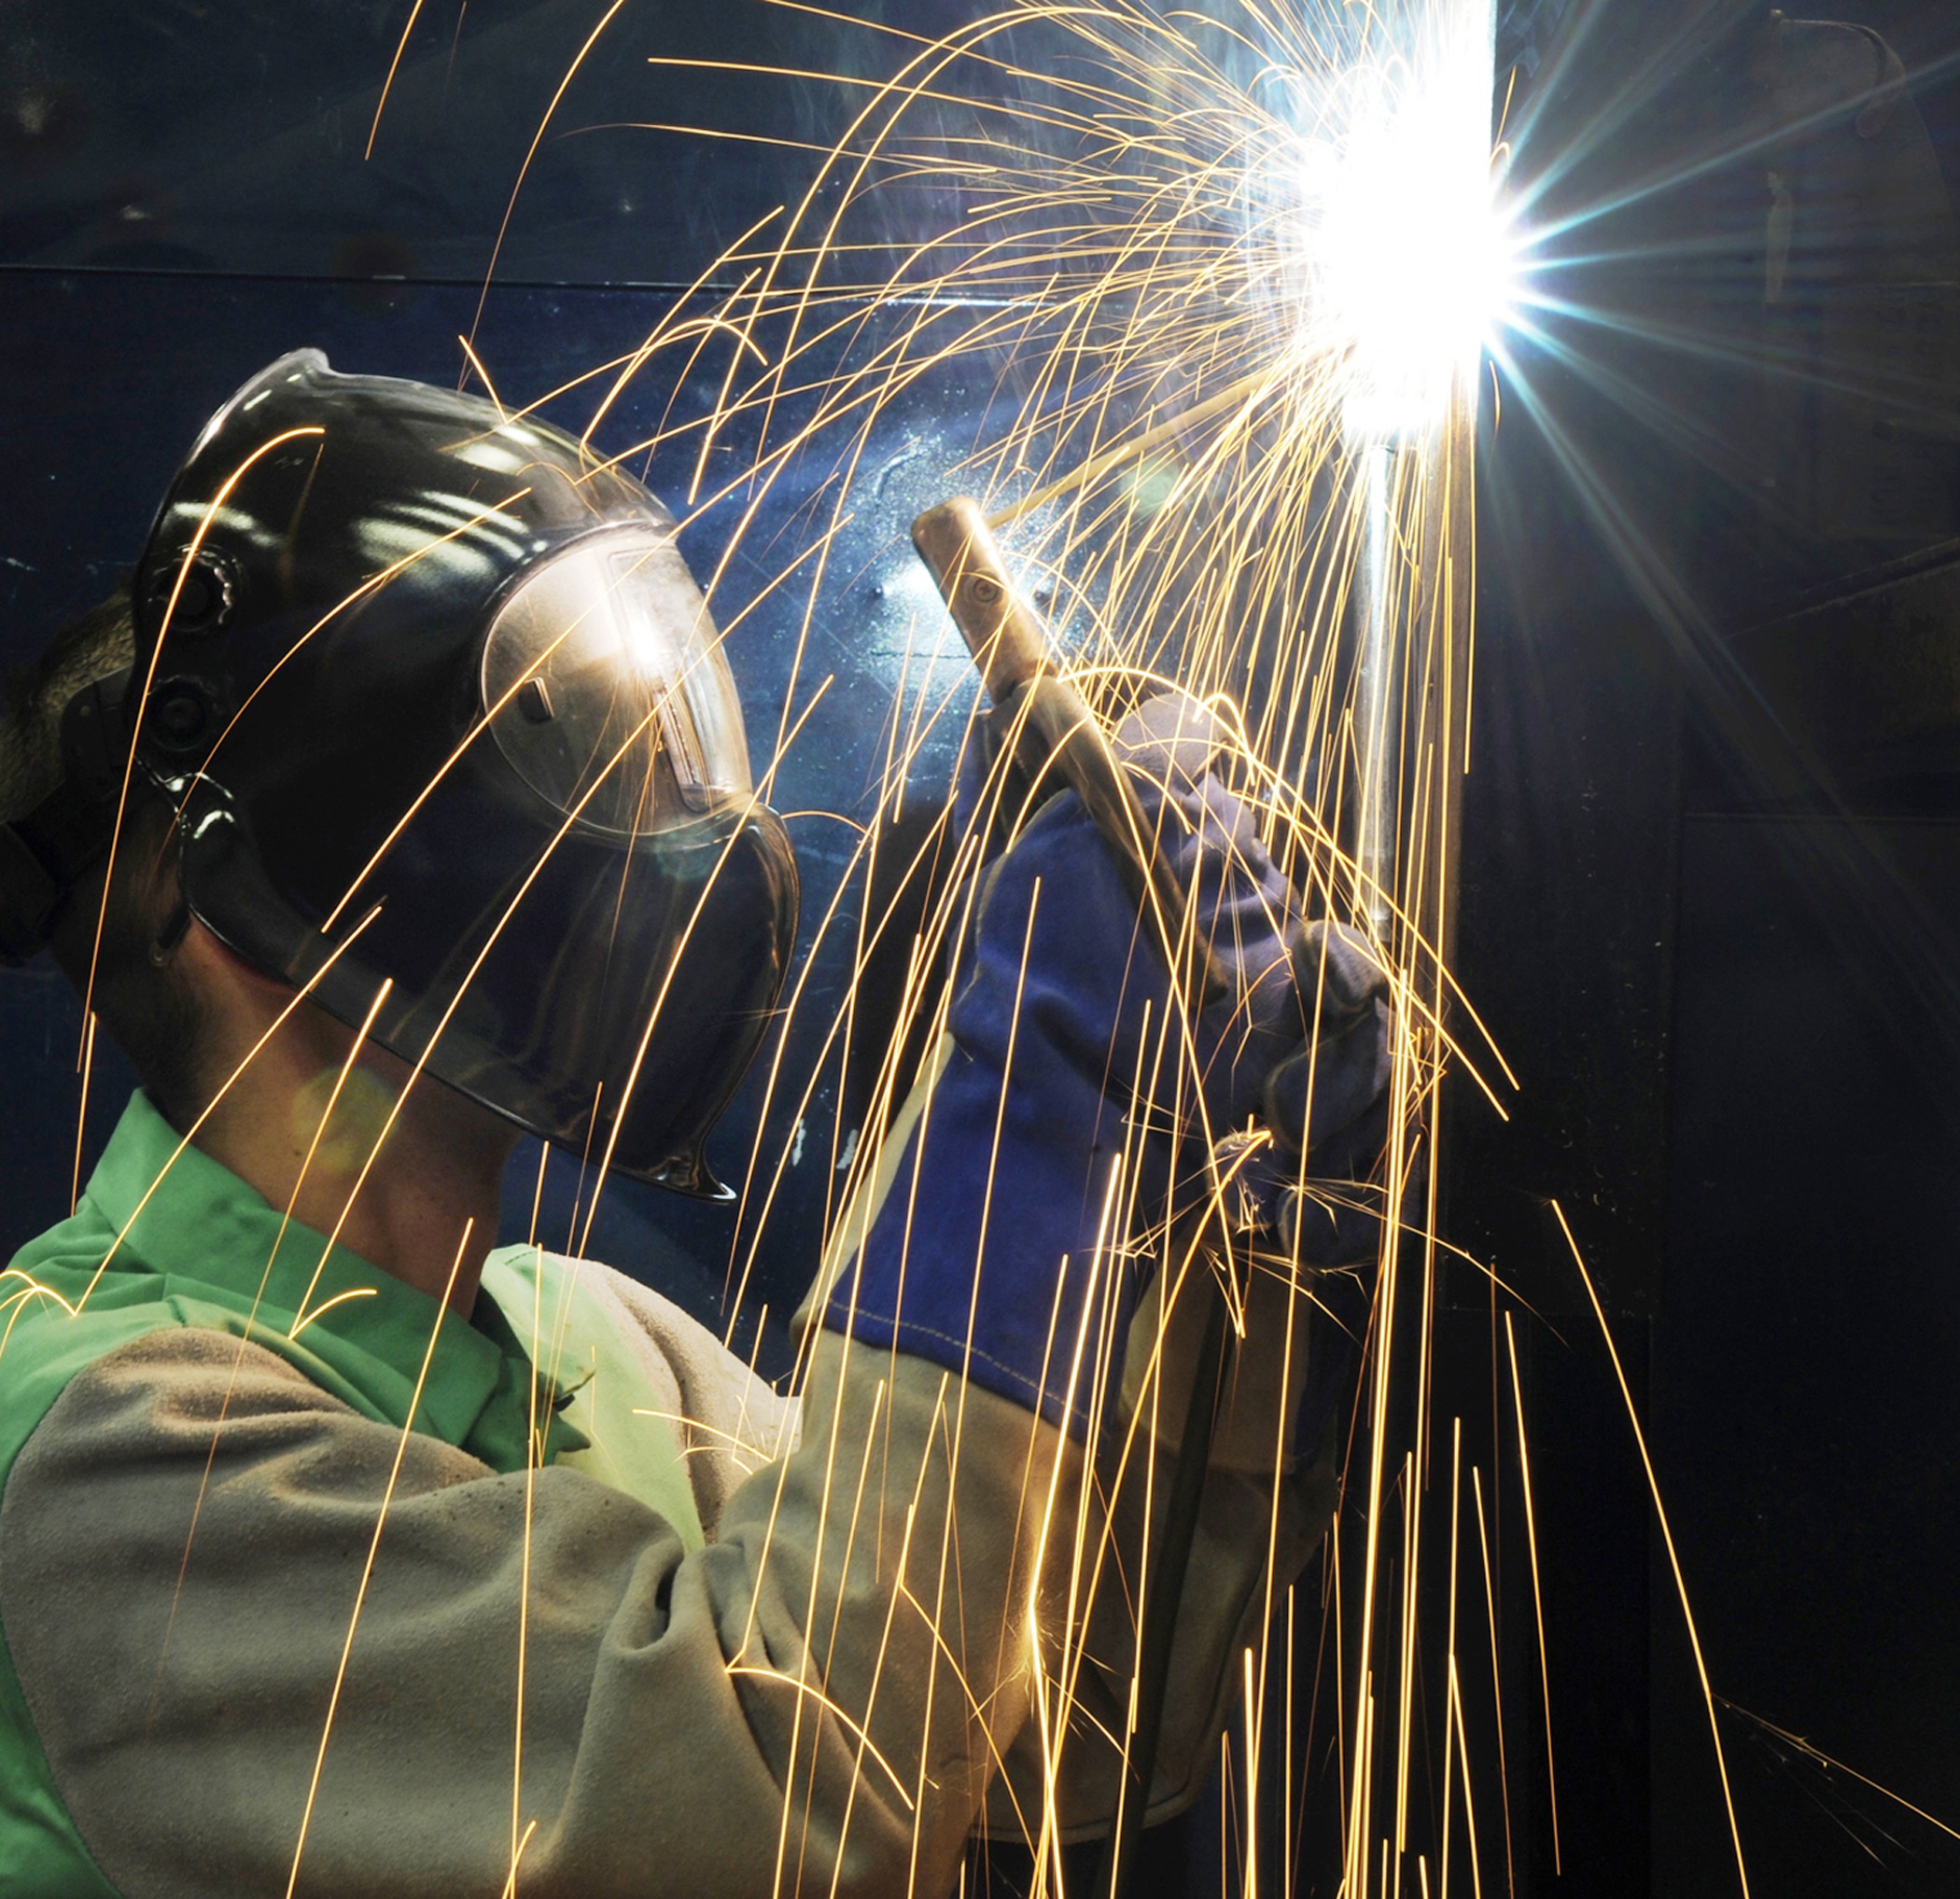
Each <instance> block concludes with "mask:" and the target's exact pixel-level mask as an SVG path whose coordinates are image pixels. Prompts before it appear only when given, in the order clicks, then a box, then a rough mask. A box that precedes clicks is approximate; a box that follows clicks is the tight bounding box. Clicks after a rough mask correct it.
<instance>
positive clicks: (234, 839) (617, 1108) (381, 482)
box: [124, 350, 797, 1197]
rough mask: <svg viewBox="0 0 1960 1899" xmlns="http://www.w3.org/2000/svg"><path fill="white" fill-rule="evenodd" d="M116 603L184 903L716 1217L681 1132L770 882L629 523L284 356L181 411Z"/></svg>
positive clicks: (722, 702)
mask: <svg viewBox="0 0 1960 1899" xmlns="http://www.w3.org/2000/svg"><path fill="white" fill-rule="evenodd" d="M133 599H134V608H135V624H136V663H135V669H134V673H133V679H134V680H135V681H136V682H137V684H138V685H139V686H140V685H142V684H143V683H144V682H146V681H147V691H144V692H143V693H142V695H141V697H140V699H139V697H138V694H137V692H136V691H131V693H130V694H129V702H128V703H129V705H130V707H131V709H130V710H129V711H127V712H125V714H124V717H125V719H129V720H130V721H132V722H133V727H134V743H135V750H136V758H137V761H138V763H139V765H140V766H141V768H142V769H143V770H144V771H145V772H146V773H147V775H149V776H150V777H151V778H152V779H153V780H154V781H155V782H156V783H157V784H159V785H160V786H161V787H162V788H163V789H165V790H166V791H167V792H169V793H170V794H171V795H172V796H173V797H174V798H175V800H176V802H177V805H178V810H179V817H178V845H179V874H180V878H181V883H182V888H183V893H184V898H185V901H186V904H187V906H188V909H189V914H190V915H194V916H195V917H196V918H197V919H198V920H199V921H200V922H201V923H203V925H204V926H205V927H206V928H207V929H210V930H211V931H213V933H214V934H216V935H217V937H218V938H219V940H220V941H222V942H223V943H226V944H227V945H228V946H229V947H230V948H231V950H232V951H234V952H235V953H236V954H237V955H238V956H242V957H243V958H244V959H245V961H246V962H247V963H249V964H250V965H252V967H254V968H255V969H258V970H262V971H264V972H265V973H266V974H268V975H271V976H274V977H277V978H279V979H280V980H282V981H284V982H286V983H288V984H292V985H294V986H295V987H299V988H302V989H304V990H305V991H306V993H307V994H308V995H309V996H310V997H311V998H313V999H314V1000H315V1001H316V1002H317V1003H318V1004H319V1005H320V1006H321V1007H322V1008H324V1009H326V1010H327V1011H328V1012H329V1013H330V1014H332V1015H334V1016H336V1017H338V1018H339V1019H340V1020H341V1021H342V1022H343V1023H346V1024H348V1025H349V1026H360V1025H361V1024H363V1023H364V1022H366V1021H367V1020H368V1018H369V1015H370V1012H372V1022H371V1026H370V1028H369V1033H370V1035H371V1038H372V1039H373V1040H376V1041H378V1042H380V1043H381V1044H382V1045H383V1046H384V1047H385V1048H387V1049H389V1050H391V1051H393V1053H394V1054H397V1055H399V1056H400V1057H401V1058H402V1059H403V1060H405V1061H408V1062H410V1063H424V1064H426V1067H427V1071H428V1072H429V1073H430V1074H432V1075H434V1076H436V1077H437V1078H438V1079H439V1080H441V1081H442V1082H446V1083H447V1084H448V1085H449V1086H451V1087H452V1088H455V1089H457V1090H459V1091H460V1092H461V1093H463V1094H465V1095H467V1096H470V1097H471V1098H473V1099H474V1100H476V1101H479V1102H481V1103H482V1104H483V1106H485V1107H487V1108H490V1109H493V1110H496V1111H497V1113H499V1114H501V1115H503V1116H504V1117H506V1118H507V1119H508V1120H511V1121H512V1122H514V1123H516V1124H518V1125H519V1126H520V1127H524V1128H526V1129H528V1130H530V1131H531V1132H532V1133H534V1134H538V1135H540V1136H542V1137H543V1138H546V1139H547V1140H551V1141H553V1142H556V1143H557V1144H559V1145H560V1146H562V1147H566V1148H568V1149H570V1150H572V1151H573V1152H580V1153H583V1154H587V1155H589V1156H590V1158H591V1159H592V1160H593V1161H594V1162H595V1163H597V1162H600V1161H602V1160H603V1161H605V1162H606V1163H607V1164H608V1165H609V1167H610V1168H612V1169H614V1170H617V1171H620V1172H623V1173H625V1174H628V1175H630V1176H633V1177H635V1178H637V1179H641V1180H653V1181H657V1182H659V1183H660V1184H661V1185H663V1186H666V1187H671V1188H674V1189H677V1190H678V1191H679V1192H682V1193H686V1194H701V1195H712V1196H723V1197H725V1192H726V1190H725V1189H722V1188H721V1187H720V1186H719V1185H718V1183H717V1182H716V1181H715V1180H714V1177H713V1175H712V1174H711V1173H710V1172H709V1170H708V1168H707V1164H706V1162H705V1161H704V1159H703V1157H702V1143H703V1141H704V1139H705V1138H706V1136H707V1131H708V1129H709V1128H710V1126H711V1125H712V1124H713V1123H714V1121H715V1120H716V1118H717V1116H718V1115H719V1114H720V1113H721V1110H722V1108H723V1107H724V1106H725V1105H726V1103H727V1101H728V1098H729V1096H730V1095H731V1094H732V1092H733V1091H734V1089H735V1085H736V1083H737V1082H739V1081H740V1079H741V1076H742V1074H743V1071H744V1070H745V1069H746V1068H747V1067H748V1065H749V1060H750V1059H751V1057H752V1056H753V1054H754V1053H755V1050H756V1047H757V1044H758V1042H759V1041H760V1040H761V1038H762V1036H763V1030H764V1028H765V1026H766V1024H767V1022H768V1020H769V1018H770V1015H771V1012H772V1011H773V1010H774V1008H775V1005H776V1001H777V996H778V994H779V992H780V989H781V985H782V981H783V976H784V970H785V966H786V963H787V960H788V957H789V955H790V951H791V943H792V941H793V938H794V934H795V927H796V906H797V879H796V867H795V859H794V858H793V856H792V855H791V848H790V844H789V839H788V837H787V836H786V834H785V833H784V831H783V827H782V824H781V821H780V820H779V819H778V818H777V816H776V814H775V813H774V812H773V811H771V810H769V809H768V807H767V806H766V805H764V804H763V803H760V802H759V801H758V799H757V797H756V795H755V791H754V788H753V785H752V782H751V780H750V776H749V757H748V748H747V746H746V744H745V741H744V738H743V732H742V716H741V708H740V705H739V704H738V703H737V700H736V696H735V682H734V679H733V677H731V675H730V672H729V668H728V663H727V661H726V660H725V658H724V657H723V654H722V651H721V639H720V636H719V635H718V634H717V632H716V629H715V624H714V621H712V619H711V618H710V617H709V614H708V609H707V603H706V602H705V601H704V599H703V598H702V595H701V593H700V590H699V589H698V588H697V587H696V585H695V583H694V581H693V577H692V576H691V575H690V573H689V571H688V569H687V566H686V565H685V564H684V562H683V561H682V559H681V557H680V554H679V552H678V550H677V549H676V547H675V525H674V521H673V517H672V516H671V515H670V514H669V513H668V512H667V510H665V508H664V507H662V505H661V504H660V502H659V501H657V500H656V499H655V498H654V497H653V496H651V494H650V493H648V491H647V490H646V489H645V488H644V487H642V486H641V485H640V484H639V483H638V482H636V481H634V480H632V479H631V478H630V477H628V476H627V475H625V474H623V473H622V472H620V471H619V470H618V469H617V468H613V467H611V466H609V464H606V463H604V462H602V461H600V460H599V459H597V458H596V457H595V455H593V454H591V453H590V452H589V451H587V450H586V449H584V448H583V447H582V446H581V444H580V443H578V442H576V441H574V440H572V439H571V438H570V437H568V436H567V435H565V434H563V433H561V432H560V431H559V430H557V429H555V428H553V427H551V426H548V425H546V424H544V423H541V422H539V421H536V420H533V419H530V418H527V417H518V418H506V417H505V416H503V415H502V414H501V413H500V412H498V411H497V409H495V408H493V407H492V406H491V405H490V404H489V403H487V402H483V401H480V400H477V399H475V398H469V397H465V396H460V395H455V394H452V393H449V392H446V391H442V390H439V389H434V388H429V387H426V386H424V385H422V384H416V383H408V382H399V381H395V380H392V379H389V378H385V377H378V376H350V375H340V374H337V373H335V371H334V370H331V369H330V368H329V366H328V363H327V359H326V358H325V356H321V355H320V354H319V353H318V352H317V351H315V350H301V351H300V352H298V353H296V354H294V355H291V356H285V357H282V358H281V359H280V360H279V361H278V362H275V363H273V365H272V366H271V367H270V368H269V369H267V370H264V371H263V372H262V373H261V374H260V375H258V376H256V377H254V378H253V380H252V381H251V382H249V383H248V384H245V387H244V388H243V389H241V390H240V391H239V392H238V394H237V395H235V396H234V397H233V398H231V400H230V401H229V402H227V403H226V404H225V406H224V407H223V408H222V409H220V410H219V411H218V412H217V414H216V415H215V416H214V417H213V418H212V419H211V421H210V422H209V423H208V424H207V425H206V426H205V428H204V431H203V435H202V436H201V437H200V438H199V440H198V442H197V445H196V446H195V447H194V448H193V449H192V451H191V453H190V455H189V460H187V461H186V462H185V464H184V466H183V467H182V468H180V469H179V470H178V472H177V475H176V477H175V481H173V482H172V483H171V487H170V491H169V494H168V496H166V498H165V500H164V502H163V505H162V508H161V511H160V512H159V514H158V516H157V520H156V524H155V525H154V527H153V528H152V530H151V532H150V536H149V539H148V542H147V546H146V548H145V550H144V553H143V557H142V561H141V563H140V565H139V566H138V568H137V571H136V576H135V581H134V588H133Z"/></svg>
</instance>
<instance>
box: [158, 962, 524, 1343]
mask: <svg viewBox="0 0 1960 1899" xmlns="http://www.w3.org/2000/svg"><path fill="white" fill-rule="evenodd" d="M177 954H178V958H179V964H180V967H181V968H182V970H183V971H184V973H185V974H186V975H187V976H188V977H189V978H190V979H191V981H192V983H193V984H194V985H195V987H196V989H197V991H198V994H199V1000H200V1003H201V1005H202V1012H203V1027H204V1031H205V1033H204V1038H203V1039H204V1041H205V1044H206V1046H205V1057H206V1058H205V1061H204V1064H203V1079H204V1080H205V1081H206V1082H207V1084H208V1085H209V1086H211V1087H212V1088H214V1089H215V1088H217V1086H218V1085H219V1084H220V1083H222V1082H224V1080H225V1078H226V1077H227V1076H230V1075H231V1073H232V1071H233V1070H234V1069H237V1070H238V1073H237V1076H236V1079H235V1080H233V1081H232V1082H231V1085H230V1086H229V1087H227V1088H226V1089H225V1090H224V1093H223V1095H222V1096H221V1097H220V1098H219V1099H218V1100H217V1103H216V1105H215V1106H214V1107H213V1109H212V1110H211V1112H210V1114H209V1116H208V1118H207V1119H206V1120H205V1121H204V1123H203V1125H202V1126H201V1127H200V1128H199V1130H198V1132H197V1134H196V1136H195V1140H196V1144H197V1146H199V1147H200V1148H202V1149H203V1151H204V1152H206V1153H208V1154H209V1155H210V1156H211V1157H212V1158H213V1159H214V1160H216V1161H218V1162H221V1163H222V1164H223V1165H224V1166H227V1167H229V1168H231V1171H232V1172H233V1173H234V1174H236V1175H238V1177H239V1178H240V1179H241V1180H244V1181H245V1182H246V1184H247V1185H249V1186H251V1187H253V1188H255V1189H256V1190H257V1191H258V1192H259V1194H262V1195H263V1196H264V1198H265V1199H266V1200H267V1202H268V1203H270V1204H271V1205H272V1206H273V1207H274V1208H278V1209H279V1210H280V1211H281V1212H284V1211H285V1210H286V1208H287V1206H288V1205H290V1206H291V1208H292V1211H293V1217H294V1218H295V1219H296V1220H298V1221H300V1222H302V1223H303V1224H305V1225H307V1226H311V1227H313V1228H315V1230H316V1231H318V1232H321V1233H326V1234H336V1233H337V1236H338V1240H339V1243H340V1245H342V1246H343V1247H344V1248H345V1249H346V1250H348V1251H350V1252H354V1253H357V1254H359V1255H360V1256H361V1257H362V1258H363V1259H366V1260H368V1261H370V1262H371V1263H372V1264H375V1265H377V1266H380V1267H381V1268H383V1270H385V1271H386V1272H389V1273H392V1274H393V1275H394V1276H395V1277H396V1278H398V1279H402V1280H405V1281H407V1283H408V1284H410V1285H412V1286H414V1287H416V1288H418V1289H419V1290H420V1291H422V1292H427V1293H428V1294H429V1295H430V1297H431V1298H435V1299H441V1298H442V1297H443V1296H444V1293H445V1292H447V1295H448V1300H449V1304H450V1306H452V1307H453V1308H454V1309H455V1311H457V1312H459V1313H462V1314H465V1315H467V1314H468V1313H469V1311H470V1309H471V1307H472V1306H474V1305H475V1303H476V1294H477V1284H478V1281H479V1279H480V1278H481V1277H482V1274H483V1259H484V1256H485V1255H486V1254H487V1253H488V1251H489V1250H490V1249H491V1247H493V1246H494V1245H495V1244H496V1243H497V1205H498V1197H499V1189H500V1187H501V1184H502V1180H503V1172H504V1165H505V1163H506V1162H507V1161H508V1160H509V1159H510V1156H511V1146H512V1144H513V1142H514V1141H515V1138H516V1135H515V1131H514V1130H513V1129H512V1128H511V1127H510V1126H509V1125H507V1124H505V1123H504V1122H502V1121H500V1120H499V1119H497V1116H495V1115H493V1114H491V1113H490V1112H489V1111H488V1110H486V1109H483V1108H480V1107H478V1106H477V1105H476V1103H474V1102H473V1101H469V1100H467V1099H465V1098H464V1096H460V1095H458V1094H455V1092H454V1091H453V1090H451V1089H449V1088H446V1087H444V1086H443V1085H442V1084H441V1082H435V1081H432V1080H430V1079H428V1078H427V1077H426V1076H425V1077H422V1078H420V1079H418V1080H416V1081H415V1082H413V1085H411V1083H410V1070H409V1066H408V1064H407V1063H405V1062H403V1061H401V1060H399V1058H398V1057H396V1056H394V1055H392V1054H388V1053H387V1052H386V1051H385V1050H384V1049H380V1048H375V1047H372V1046H368V1047H364V1048H362V1049H361V1050H360V1051H359V1052H358V1053H357V1054H353V1056H352V1059H351V1060H350V1053H351V1052H352V1051H353V1050H354V1046H355V1040H356V1038H355V1036H354V1032H353V1031H352V1030H351V1029H349V1028H347V1027H345V1026H343V1024H341V1023H339V1022H336V1021H335V1020H334V1019H333V1018H332V1017H330V1016H329V1015H328V1014H327V1013H326V1012H324V1011H323V1010H320V1009H317V1008H315V1006H314V1005H313V1004H312V1003H310V1002H301V1004H300V1005H299V1006H298V1007H297V1008H296V1009H293V1010H291V1012H290V1013H288V1014H287V1017H286V1020H285V1021H284V1022H283V1023H281V1024H280V1025H279V1026H277V1027H276V1028H273V1023H275V1022H277V1021H278V1018H279V1014H280V1012H281V1011H282V1010H284V1009H286V1008H287V1004H288V1003H290V1001H291V999H292V992H291V991H290V990H289V989H286V988H284V987H283V986H282V985H280V984H275V983H272V982H270V981H268V980H267V979H266V978H264V977H262V976H259V975H258V974H257V973H255V972H254V971H252V970H247V969H246V968H245V965H244V964H243V963H241V962H239V961H238V959H237V958H236V957H234V956H231V954H230V952H229V951H227V950H225V949H224V948H223V947H222V945H220V944H219V943H217V940H216V939H215V938H213V937H211V936H210V935H209V934H208V933H207V932H206V931H204V929H203V928H202V927H201V926H193V928H192V929H191V930H190V931H189V934H188V935H187V936H186V938H185V940H184V942H183V943H182V945H181V947H180V948H179V950H178V953H177ZM269 1029H270V1030H271V1033H270V1035H269V1036H268V1035H267V1031H268V1030H269ZM262 1036H264V1037H266V1040H265V1041H264V1045H263V1046H262V1047H260V1048H259V1050H258V1053H257V1054H250V1052H251V1051H252V1049H253V1047H254V1045H255V1043H257V1042H259V1039H260V1037H262ZM248 1054H250V1059H249V1060H247V1059H246V1056H247V1055H248ZM241 1064H243V1066H242V1067H241Z"/></svg>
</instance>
